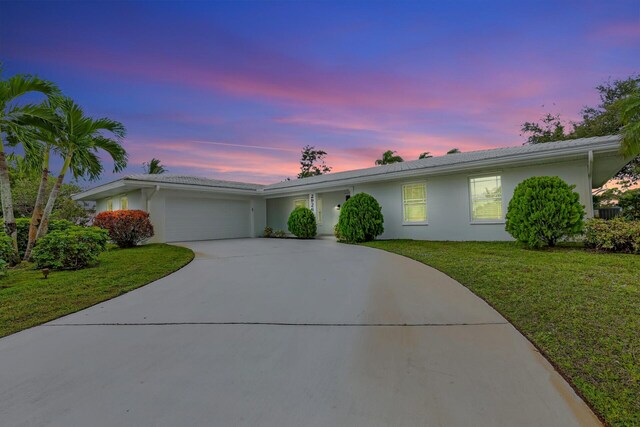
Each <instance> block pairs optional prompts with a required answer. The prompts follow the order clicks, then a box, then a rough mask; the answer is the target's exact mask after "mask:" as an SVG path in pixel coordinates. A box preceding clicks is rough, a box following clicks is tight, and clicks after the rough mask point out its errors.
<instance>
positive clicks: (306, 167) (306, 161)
mask: <svg viewBox="0 0 640 427" xmlns="http://www.w3.org/2000/svg"><path fill="white" fill-rule="evenodd" d="M300 154H301V155H300V173H299V174H298V179H300V178H307V177H310V176H316V175H322V174H325V173H329V172H331V166H327V165H326V163H325V162H324V157H325V156H326V155H327V152H326V151H322V150H316V149H315V147H312V146H310V145H306V146H305V147H304V148H303V149H302V152H301V153H300Z"/></svg>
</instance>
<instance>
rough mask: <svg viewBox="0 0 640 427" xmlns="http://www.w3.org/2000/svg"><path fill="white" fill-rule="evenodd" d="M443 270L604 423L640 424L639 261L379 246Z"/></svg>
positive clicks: (494, 246) (460, 246)
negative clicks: (500, 318)
mask: <svg viewBox="0 0 640 427" xmlns="http://www.w3.org/2000/svg"><path fill="white" fill-rule="evenodd" d="M366 245H367V246H370V247H374V248H379V249H384V250H387V251H390V252H394V253H397V254H400V255H404V256H407V257H409V258H413V259H415V260H417V261H420V262H423V263H425V264H427V265H430V266H432V267H435V268H437V269H438V270H440V271H442V272H444V273H446V274H448V275H449V276H451V277H452V278H454V279H456V280H458V281H459V282H460V283H462V284H463V285H465V286H466V287H468V288H469V289H470V290H471V291H473V292H474V293H475V294H477V295H478V296H480V297H481V298H483V299H485V300H486V301H487V302H489V304H491V305H492V306H493V307H495V308H496V309H497V310H498V311H499V312H500V313H501V314H502V315H504V316H505V317H506V318H507V319H508V320H509V321H510V322H511V323H513V324H514V325H515V326H516V327H517V328H518V329H519V330H520V331H521V332H522V333H523V334H524V335H525V336H526V337H527V338H529V339H530V340H531V341H532V342H533V343H534V344H535V345H536V346H537V347H538V348H539V349H540V350H541V351H542V352H543V353H544V354H545V355H546V357H547V358H548V359H549V360H550V361H551V362H552V363H553V364H554V365H555V366H557V368H558V369H559V370H560V371H561V372H562V373H563V375H564V376H565V377H566V378H567V379H568V380H569V381H570V382H571V383H572V384H573V385H574V386H575V388H576V389H577V390H578V391H579V392H580V393H581V394H582V396H583V397H584V398H585V400H586V401H587V403H589V404H590V405H591V407H592V408H593V409H594V410H595V412H596V413H597V414H599V415H600V416H601V417H602V418H603V419H604V420H605V421H606V423H608V424H610V425H614V426H636V425H640V399H638V396H640V334H639V333H638V331H640V256H638V255H630V254H616V253H602V252H596V251H593V250H588V249H584V248H583V247H581V246H579V245H575V244H574V245H566V244H565V245H560V246H558V247H556V248H547V249H542V250H529V249H526V248H524V247H523V246H521V245H519V244H518V243H515V242H430V241H411V240H389V241H374V242H369V243H366Z"/></svg>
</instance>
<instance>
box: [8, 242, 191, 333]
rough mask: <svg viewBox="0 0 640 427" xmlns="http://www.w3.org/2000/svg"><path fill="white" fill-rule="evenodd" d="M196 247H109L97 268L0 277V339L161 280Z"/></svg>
mask: <svg viewBox="0 0 640 427" xmlns="http://www.w3.org/2000/svg"><path fill="white" fill-rule="evenodd" d="M193 257H194V254H193V251H192V250H191V249H188V248H183V247H180V246H172V245H167V244H149V245H143V246H138V247H134V248H130V249H118V248H110V249H109V250H107V251H106V252H104V253H102V254H101V255H100V258H99V262H98V264H97V265H96V266H93V267H89V268H86V269H83V270H77V271H53V272H51V273H50V274H49V278H48V279H46V280H45V279H44V278H43V276H42V272H41V271H39V270H34V269H33V265H30V264H27V265H22V266H20V267H18V268H16V269H12V270H9V272H8V273H7V275H6V276H4V277H0V337H3V336H5V335H9V334H13V333H15V332H18V331H21V330H23V329H27V328H30V327H32V326H36V325H40V324H42V323H46V322H49V321H51V320H53V319H56V318H58V317H61V316H64V315H67V314H70V313H74V312H76V311H79V310H82V309H84V308H87V307H90V306H92V305H95V304H98V303H100V302H102V301H105V300H108V299H111V298H114V297H117V296H119V295H122V294H124V293H126V292H129V291H131V290H133V289H136V288H139V287H140V286H144V285H146V284H149V283H151V282H153V281H155V280H158V279H160V278H162V277H164V276H166V275H168V274H170V273H173V272H174V271H176V270H178V269H180V268H182V267H183V266H185V265H186V264H188V263H189V262H190V261H191V260H192V259H193Z"/></svg>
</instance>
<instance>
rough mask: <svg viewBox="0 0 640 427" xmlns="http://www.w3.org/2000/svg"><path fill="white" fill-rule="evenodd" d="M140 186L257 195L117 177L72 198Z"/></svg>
mask: <svg viewBox="0 0 640 427" xmlns="http://www.w3.org/2000/svg"><path fill="white" fill-rule="evenodd" d="M142 188H160V189H163V188H164V189H167V190H181V191H198V192H206V193H218V194H234V195H246V196H258V195H259V194H258V192H257V191H256V190H247V189H240V188H225V187H211V186H207V185H197V184H176V183H171V182H155V181H153V182H152V181H141V180H132V179H119V180H117V181H113V182H110V183H108V184H104V185H100V186H98V187H95V188H92V189H89V190H87V191H83V192H82V193H78V194H74V195H73V196H72V198H73V200H82V201H95V200H98V199H102V198H104V197H108V196H111V195H114V194H119V193H122V192H123V191H130V190H138V189H142Z"/></svg>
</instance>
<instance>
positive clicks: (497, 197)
mask: <svg viewBox="0 0 640 427" xmlns="http://www.w3.org/2000/svg"><path fill="white" fill-rule="evenodd" d="M469 195H470V198H471V221H473V222H483V221H484V222H486V221H502V220H503V219H504V216H503V214H502V177H501V176H500V175H492V176H482V177H475V178H470V179H469Z"/></svg>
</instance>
